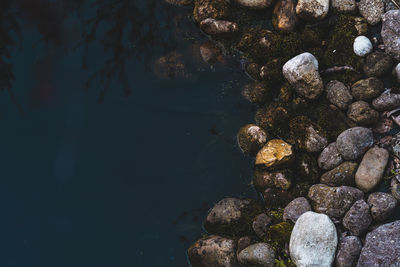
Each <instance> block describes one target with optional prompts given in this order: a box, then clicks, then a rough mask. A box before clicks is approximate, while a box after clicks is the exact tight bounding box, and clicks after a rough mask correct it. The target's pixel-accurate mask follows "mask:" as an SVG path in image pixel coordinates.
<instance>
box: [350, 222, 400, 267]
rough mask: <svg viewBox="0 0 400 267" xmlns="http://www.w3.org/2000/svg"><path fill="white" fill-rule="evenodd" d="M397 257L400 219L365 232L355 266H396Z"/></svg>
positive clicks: (399, 253) (399, 249)
mask: <svg viewBox="0 0 400 267" xmlns="http://www.w3.org/2000/svg"><path fill="white" fill-rule="evenodd" d="M399 259H400V221H395V222H392V223H387V224H384V225H381V226H379V227H378V228H376V229H375V230H373V231H372V232H369V233H368V234H367V237H366V239H365V244H364V247H363V248H362V250H361V255H360V258H359V260H358V265H357V266H358V267H364V266H396V265H398V263H399Z"/></svg>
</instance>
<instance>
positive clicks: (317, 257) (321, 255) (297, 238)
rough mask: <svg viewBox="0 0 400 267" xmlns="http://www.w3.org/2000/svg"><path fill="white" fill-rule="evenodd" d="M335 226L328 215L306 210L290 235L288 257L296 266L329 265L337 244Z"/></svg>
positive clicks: (319, 266)
mask: <svg viewBox="0 0 400 267" xmlns="http://www.w3.org/2000/svg"><path fill="white" fill-rule="evenodd" d="M337 242H338V240H337V233H336V228H335V225H334V224H333V222H332V221H331V219H329V217H328V216H326V215H324V214H320V213H315V212H312V211H308V212H306V213H304V214H303V215H301V216H300V217H299V219H298V220H297V221H296V224H295V225H294V228H293V231H292V234H291V236H290V243H289V251H290V257H291V258H292V260H293V262H294V263H295V264H296V266H297V267H310V266H318V267H330V266H331V265H332V263H333V261H334V259H335V251H336V246H337Z"/></svg>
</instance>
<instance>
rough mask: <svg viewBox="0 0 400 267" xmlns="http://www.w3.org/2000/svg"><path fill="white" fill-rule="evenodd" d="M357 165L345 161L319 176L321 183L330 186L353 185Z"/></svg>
mask: <svg viewBox="0 0 400 267" xmlns="http://www.w3.org/2000/svg"><path fill="white" fill-rule="evenodd" d="M357 166H358V164H357V163H355V162H351V161H346V162H343V163H342V164H340V165H339V166H337V167H336V168H334V169H332V170H330V171H328V172H326V173H324V174H323V175H322V176H321V180H320V181H321V183H323V184H326V185H330V186H341V185H350V186H351V185H354V175H355V173H356V171H357Z"/></svg>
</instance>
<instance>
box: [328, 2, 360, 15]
mask: <svg viewBox="0 0 400 267" xmlns="http://www.w3.org/2000/svg"><path fill="white" fill-rule="evenodd" d="M331 4H332V7H333V8H334V9H336V10H337V11H338V12H342V13H353V12H354V11H356V9H357V3H356V1H355V0H332V1H331Z"/></svg>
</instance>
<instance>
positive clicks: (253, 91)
mask: <svg viewBox="0 0 400 267" xmlns="http://www.w3.org/2000/svg"><path fill="white" fill-rule="evenodd" d="M273 94H274V88H273V86H272V85H271V83H270V82H264V81H263V82H259V81H255V82H251V83H249V84H246V85H245V86H244V87H243V90H242V95H243V96H244V97H245V98H246V99H247V100H249V101H250V102H252V103H255V104H258V105H262V104H264V103H266V102H268V100H270V99H272V96H273Z"/></svg>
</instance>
